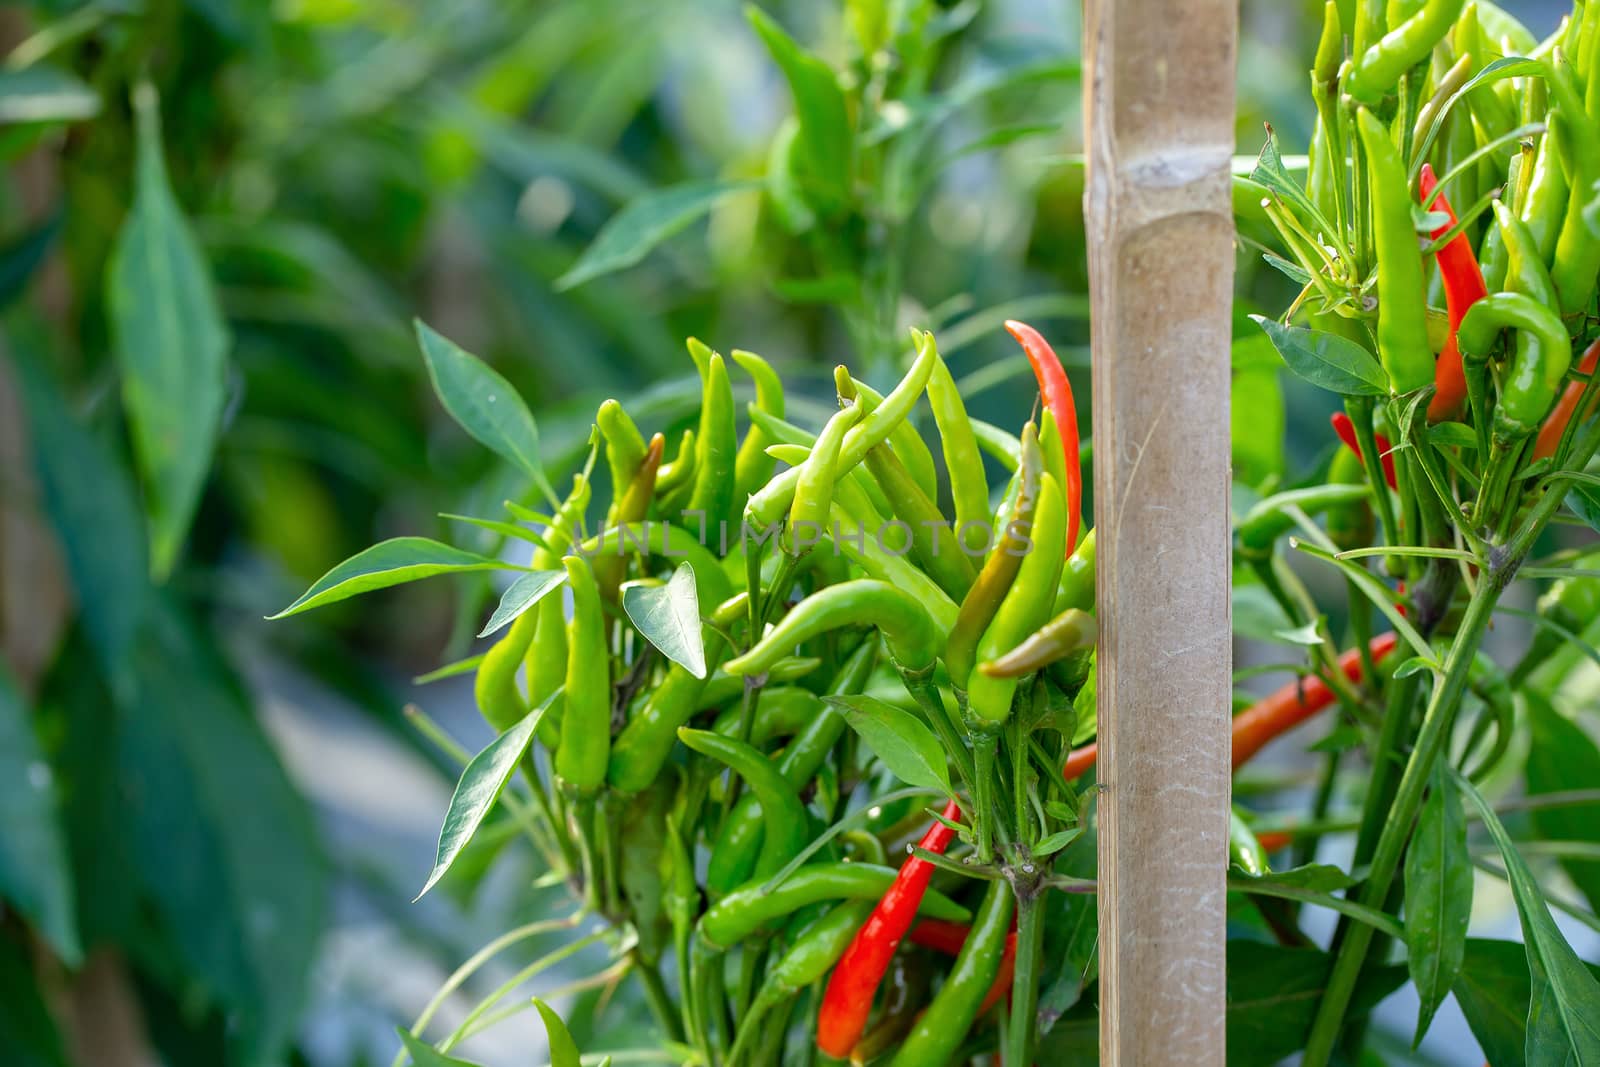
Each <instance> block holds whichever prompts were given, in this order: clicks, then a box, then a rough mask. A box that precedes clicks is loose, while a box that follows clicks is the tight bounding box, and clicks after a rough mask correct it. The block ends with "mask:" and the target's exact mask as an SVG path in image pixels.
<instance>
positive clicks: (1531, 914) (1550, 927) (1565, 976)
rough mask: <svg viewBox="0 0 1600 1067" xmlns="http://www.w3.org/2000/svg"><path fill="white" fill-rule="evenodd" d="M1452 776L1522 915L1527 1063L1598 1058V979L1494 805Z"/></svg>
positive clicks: (1534, 1065)
mask: <svg viewBox="0 0 1600 1067" xmlns="http://www.w3.org/2000/svg"><path fill="white" fill-rule="evenodd" d="M1450 775H1451V777H1452V778H1453V779H1454V780H1455V783H1456V786H1457V788H1459V789H1460V790H1461V791H1462V793H1464V794H1465V795H1466V797H1467V801H1468V802H1469V803H1470V804H1471V805H1472V807H1473V808H1474V809H1476V811H1477V812H1478V816H1479V817H1480V818H1481V819H1482V820H1483V825H1484V828H1485V829H1487V830H1488V831H1489V835H1490V836H1491V837H1493V838H1494V843H1495V845H1496V846H1498V847H1499V849H1500V857H1501V859H1502V861H1504V863H1505V867H1506V876H1507V879H1508V881H1510V883H1511V895H1512V897H1513V898H1514V899H1515V900H1516V903H1517V914H1518V916H1520V918H1521V919H1522V939H1523V943H1524V944H1525V945H1526V946H1527V955H1528V974H1529V976H1530V979H1531V995H1530V998H1529V1004H1528V1036H1527V1042H1526V1044H1525V1046H1524V1047H1525V1054H1526V1057H1527V1062H1528V1063H1529V1064H1530V1065H1531V1067H1544V1065H1547V1064H1548V1065H1565V1064H1569V1063H1580V1064H1583V1063H1600V1011H1597V1010H1596V1007H1597V1006H1600V981H1596V980H1595V977H1594V975H1592V974H1590V973H1589V971H1588V969H1587V968H1585V967H1584V965H1583V963H1582V961H1580V960H1579V959H1578V956H1577V953H1575V952H1573V951H1572V946H1571V945H1569V944H1568V943H1567V939H1566V938H1565V937H1563V936H1562V934H1561V930H1560V929H1559V928H1558V927H1557V926H1556V923H1555V919H1553V918H1551V916H1550V907H1549V905H1547V904H1546V903H1545V900H1544V893H1543V892H1542V891H1541V890H1540V888H1539V883H1538V882H1537V881H1535V880H1534V877H1533V873H1532V872H1531V871H1529V870H1528V865H1527V864H1526V863H1524V862H1523V860H1522V856H1521V854H1520V853H1518V852H1517V846H1516V844H1515V843H1514V842H1513V841H1512V840H1511V835H1509V834H1507V833H1506V828H1505V827H1504V826H1502V825H1501V824H1500V818H1499V816H1497V815H1495V813H1494V809H1493V808H1491V807H1490V806H1489V804H1488V802H1487V801H1485V800H1484V799H1483V797H1482V795H1480V794H1479V793H1478V791H1477V789H1475V788H1474V787H1473V785H1472V783H1471V782H1469V781H1467V780H1466V779H1465V778H1464V777H1462V776H1461V774H1460V773H1459V772H1457V771H1455V770H1453V769H1452V770H1451V771H1450Z"/></svg>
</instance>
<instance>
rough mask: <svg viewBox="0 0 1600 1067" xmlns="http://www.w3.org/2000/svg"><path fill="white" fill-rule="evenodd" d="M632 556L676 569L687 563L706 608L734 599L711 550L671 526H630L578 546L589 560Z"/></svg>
mask: <svg viewBox="0 0 1600 1067" xmlns="http://www.w3.org/2000/svg"><path fill="white" fill-rule="evenodd" d="M629 552H643V553H644V554H646V555H648V556H651V557H654V558H656V559H661V560H666V561H668V562H670V563H673V564H674V565H676V564H677V563H680V562H684V561H687V562H688V564H689V566H690V567H691V568H692V569H693V570H694V584H695V591H696V592H697V593H698V594H699V597H700V603H702V604H720V603H722V601H724V600H726V599H727V598H728V597H730V596H732V595H733V583H732V581H731V580H730V579H729V578H728V575H727V573H726V572H725V571H723V569H722V567H721V565H720V564H719V562H718V560H717V557H716V556H715V555H714V554H713V553H712V552H711V550H710V549H709V548H707V547H706V545H704V544H702V543H701V541H700V539H699V538H698V537H696V536H695V535H694V534H692V533H690V532H689V531H688V530H685V529H683V528H682V527H680V526H675V525H673V524H672V523H670V522H666V521H663V520H659V519H658V520H655V521H651V522H630V523H628V524H626V525H624V526H618V527H616V528H614V529H610V530H606V531H605V532H603V533H599V534H596V535H595V536H593V537H591V538H589V539H588V540H587V541H584V542H583V543H582V544H581V545H579V546H578V555H580V556H583V557H584V558H585V559H603V558H605V557H608V556H620V555H626V554H627V553H629Z"/></svg>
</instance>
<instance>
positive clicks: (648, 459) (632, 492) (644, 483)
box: [594, 434, 667, 604]
mask: <svg viewBox="0 0 1600 1067" xmlns="http://www.w3.org/2000/svg"><path fill="white" fill-rule="evenodd" d="M666 444H667V443H666V439H665V438H663V437H662V436H661V435H660V434H656V435H655V436H654V437H652V438H651V439H650V445H649V447H648V448H646V449H645V453H644V456H643V457H642V458H641V459H640V460H639V462H638V464H637V465H636V466H635V467H634V471H633V476H632V478H631V479H630V480H629V481H628V483H627V485H626V486H625V487H624V488H623V489H622V490H621V491H620V492H618V493H617V494H616V495H615V497H614V502H613V504H612V506H611V512H610V514H609V516H608V518H607V522H608V524H611V525H619V526H620V525H626V524H628V523H633V522H640V521H642V520H643V519H644V518H645V516H647V515H648V514H649V513H650V503H651V501H653V500H654V499H655V493H656V473H657V471H658V470H659V469H660V467H661V453H662V451H663V450H664V449H665V448H666ZM627 567H628V561H627V559H626V558H624V557H623V556H621V555H615V556H606V557H604V558H602V559H597V560H596V561H595V564H594V575H595V580H596V581H598V582H599V583H600V596H601V598H602V599H603V600H605V601H606V603H608V604H615V603H616V601H617V588H618V587H619V586H620V585H621V584H622V579H623V576H624V575H626V574H627Z"/></svg>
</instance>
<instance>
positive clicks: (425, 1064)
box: [395, 1001, 538, 1067]
mask: <svg viewBox="0 0 1600 1067" xmlns="http://www.w3.org/2000/svg"><path fill="white" fill-rule="evenodd" d="M534 1003H536V1004H537V1003H538V1001H534ZM395 1032H396V1033H398V1034H399V1035H400V1043H401V1044H402V1045H404V1046H405V1047H406V1052H408V1053H410V1055H411V1063H412V1064H413V1067H477V1065H476V1064H474V1063H472V1062H470V1061H468V1060H458V1059H456V1058H455V1057H454V1056H446V1055H445V1054H444V1053H442V1052H440V1051H439V1050H438V1049H436V1048H434V1047H433V1046H432V1045H430V1044H428V1043H427V1042H426V1041H423V1040H422V1039H420V1038H418V1037H417V1036H416V1035H415V1034H413V1033H412V1032H411V1031H410V1030H407V1029H405V1028H404V1027H396V1028H395Z"/></svg>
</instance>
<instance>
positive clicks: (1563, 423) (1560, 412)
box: [1533, 341, 1600, 459]
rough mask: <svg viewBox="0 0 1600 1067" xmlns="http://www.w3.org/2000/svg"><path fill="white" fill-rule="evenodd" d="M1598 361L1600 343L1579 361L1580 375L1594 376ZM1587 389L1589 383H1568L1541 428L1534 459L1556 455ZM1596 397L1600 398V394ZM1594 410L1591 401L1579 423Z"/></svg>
mask: <svg viewBox="0 0 1600 1067" xmlns="http://www.w3.org/2000/svg"><path fill="white" fill-rule="evenodd" d="M1597 361H1600V341H1596V342H1595V343H1593V344H1591V345H1590V346H1589V347H1588V349H1587V350H1585V352H1584V353H1583V358H1582V359H1580V360H1578V373H1579V374H1584V375H1590V374H1593V373H1594V371H1595V365H1596V363H1597ZM1587 387H1588V383H1587V382H1568V383H1567V388H1566V389H1565V390H1564V391H1563V392H1562V394H1561V399H1560V400H1557V401H1556V406H1555V407H1554V408H1552V409H1551V411H1550V414H1549V415H1547V416H1545V420H1544V425H1543V426H1540V427H1539V437H1538V439H1537V440H1535V441H1534V443H1533V458H1534V459H1543V458H1544V457H1546V456H1553V455H1555V454H1556V449H1557V448H1558V447H1559V446H1560V445H1561V438H1562V435H1564V434H1565V433H1566V431H1567V424H1568V423H1570V422H1571V421H1572V418H1573V416H1574V415H1576V414H1577V411H1578V404H1579V402H1580V401H1582V400H1583V392H1584V389H1586V388H1587ZM1596 395H1597V397H1600V394H1596ZM1594 408H1595V401H1594V400H1591V401H1590V402H1589V409H1588V410H1587V411H1585V412H1584V413H1583V414H1582V415H1581V416H1579V421H1582V420H1583V419H1586V418H1588V417H1589V416H1590V415H1592V414H1594Z"/></svg>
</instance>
